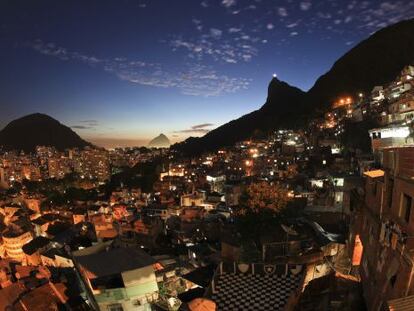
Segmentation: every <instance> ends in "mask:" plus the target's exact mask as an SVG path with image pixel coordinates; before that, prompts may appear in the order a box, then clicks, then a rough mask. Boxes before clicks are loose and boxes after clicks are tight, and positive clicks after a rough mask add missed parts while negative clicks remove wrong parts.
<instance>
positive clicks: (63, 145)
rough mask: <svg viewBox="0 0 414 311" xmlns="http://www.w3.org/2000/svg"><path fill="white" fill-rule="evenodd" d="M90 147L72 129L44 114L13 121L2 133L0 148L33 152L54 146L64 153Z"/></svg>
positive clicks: (0, 135)
mask: <svg viewBox="0 0 414 311" xmlns="http://www.w3.org/2000/svg"><path fill="white" fill-rule="evenodd" d="M90 145H91V144H90V143H89V142H87V141H85V140H83V139H82V138H81V137H80V136H79V135H78V134H76V133H75V132H74V131H73V130H72V129H70V128H69V127H67V126H65V125H63V124H61V123H60V122H59V121H57V120H55V119H53V118H52V117H50V116H48V115H46V114H42V113H34V114H30V115H27V116H24V117H22V118H19V119H16V120H14V121H11V122H10V123H9V124H8V125H6V127H5V128H4V129H3V130H1V131H0V146H2V147H3V149H5V150H23V151H25V152H33V151H34V150H35V148H36V146H52V147H55V148H56V149H57V150H60V151H63V150H64V149H67V148H84V147H86V146H90Z"/></svg>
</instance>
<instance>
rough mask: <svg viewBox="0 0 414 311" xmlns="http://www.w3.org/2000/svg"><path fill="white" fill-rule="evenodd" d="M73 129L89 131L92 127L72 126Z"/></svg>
mask: <svg viewBox="0 0 414 311" xmlns="http://www.w3.org/2000/svg"><path fill="white" fill-rule="evenodd" d="M71 128H73V129H77V130H89V129H91V128H92V127H90V126H87V125H72V126H71Z"/></svg>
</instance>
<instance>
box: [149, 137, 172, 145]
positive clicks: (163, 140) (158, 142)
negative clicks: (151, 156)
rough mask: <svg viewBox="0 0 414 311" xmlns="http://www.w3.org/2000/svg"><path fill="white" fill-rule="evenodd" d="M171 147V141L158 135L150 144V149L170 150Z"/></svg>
mask: <svg viewBox="0 0 414 311" xmlns="http://www.w3.org/2000/svg"><path fill="white" fill-rule="evenodd" d="M170 145H171V142H170V140H169V139H168V137H167V136H165V135H164V134H160V135H158V136H157V137H155V138H154V139H152V140H151V141H150V142H149V143H148V147H150V148H168V147H169V146H170Z"/></svg>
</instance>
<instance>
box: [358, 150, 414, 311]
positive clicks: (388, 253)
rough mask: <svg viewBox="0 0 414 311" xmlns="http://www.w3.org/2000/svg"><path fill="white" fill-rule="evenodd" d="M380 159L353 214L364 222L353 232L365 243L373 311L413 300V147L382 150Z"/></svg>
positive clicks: (365, 277) (366, 287)
mask: <svg viewBox="0 0 414 311" xmlns="http://www.w3.org/2000/svg"><path fill="white" fill-rule="evenodd" d="M381 158H382V169H380V170H375V171H369V172H366V173H365V179H366V180H365V181H366V184H365V202H364V204H363V208H362V211H361V213H360V214H356V215H355V217H362V218H361V219H360V221H355V222H352V223H354V224H356V225H354V226H353V227H352V228H351V231H352V232H353V235H354V236H355V237H358V238H356V239H355V241H356V243H358V241H359V238H360V241H361V243H362V250H363V253H362V260H361V264H360V274H361V281H362V285H363V292H364V297H365V301H366V303H367V306H368V309H369V310H383V309H382V308H384V310H388V307H389V301H392V300H395V299H398V298H401V297H407V296H410V295H414V238H413V237H414V205H413V202H414V147H405V148H401V147H400V148H389V149H383V150H382V157H381ZM407 310H408V309H407ZM410 310H411V309H410Z"/></svg>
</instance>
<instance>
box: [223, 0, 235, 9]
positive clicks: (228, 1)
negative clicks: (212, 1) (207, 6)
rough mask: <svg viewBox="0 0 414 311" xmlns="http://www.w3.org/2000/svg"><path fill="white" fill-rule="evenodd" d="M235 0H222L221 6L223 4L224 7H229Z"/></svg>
mask: <svg viewBox="0 0 414 311" xmlns="http://www.w3.org/2000/svg"><path fill="white" fill-rule="evenodd" d="M236 3H237V2H236V0H222V1H221V4H222V5H223V6H225V7H226V8H229V7H231V6H234V5H236Z"/></svg>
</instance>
